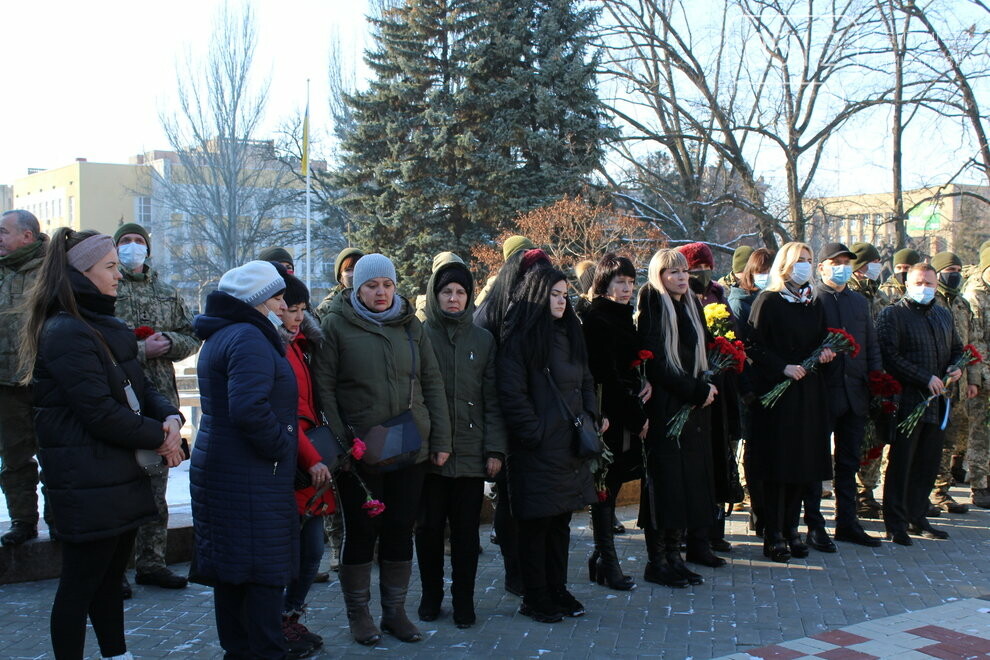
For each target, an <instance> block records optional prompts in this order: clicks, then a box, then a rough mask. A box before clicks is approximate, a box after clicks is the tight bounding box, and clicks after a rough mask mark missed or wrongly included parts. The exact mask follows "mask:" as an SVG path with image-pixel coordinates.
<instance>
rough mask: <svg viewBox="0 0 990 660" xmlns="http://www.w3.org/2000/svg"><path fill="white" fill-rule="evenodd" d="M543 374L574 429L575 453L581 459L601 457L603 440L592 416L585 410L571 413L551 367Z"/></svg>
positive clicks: (545, 369)
mask: <svg viewBox="0 0 990 660" xmlns="http://www.w3.org/2000/svg"><path fill="white" fill-rule="evenodd" d="M543 373H545V374H546V376H547V380H548V381H550V387H551V389H553V391H554V393H555V394H556V395H557V402H558V403H559V404H560V410H561V412H563V414H564V418H565V419H567V420H568V421H569V422H570V423H571V425H572V426H573V427H574V453H575V454H577V455H578V456H579V457H580V458H594V457H596V456H599V455H600V454H601V453H602V438H601V434H600V433H599V432H598V429H597V428H596V427H595V421H594V420H593V419H591V415H589V414H588V413H586V412H585V411H583V410H582V411H581V413H580V414H578V415H575V414H574V413H573V412H572V411H571V407H570V406H568V405H567V401H565V400H564V395H563V393H562V392H561V391H560V388H558V387H557V383H555V382H554V380H553V376H552V375H550V367H545V368H544V369H543Z"/></svg>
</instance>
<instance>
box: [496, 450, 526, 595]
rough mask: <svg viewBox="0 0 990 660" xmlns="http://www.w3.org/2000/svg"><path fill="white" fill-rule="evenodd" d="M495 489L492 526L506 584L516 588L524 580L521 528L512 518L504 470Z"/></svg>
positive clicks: (497, 479) (497, 480)
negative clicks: (521, 564)
mask: <svg viewBox="0 0 990 660" xmlns="http://www.w3.org/2000/svg"><path fill="white" fill-rule="evenodd" d="M495 488H496V493H497V495H498V499H497V500H496V501H495V518H494V520H493V521H492V526H493V527H494V528H495V536H496V538H498V550H499V552H500V553H501V554H502V566H503V569H504V570H505V584H506V585H508V586H511V587H513V588H515V587H518V586H519V583H520V582H521V580H522V576H520V574H519V526H518V525H517V524H516V519H515V518H513V517H512V509H511V508H510V506H509V486H508V482H507V481H506V478H505V469H504V468H503V469H502V472H500V473H499V475H498V477H497V478H496V479H495Z"/></svg>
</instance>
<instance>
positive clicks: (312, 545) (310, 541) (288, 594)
mask: <svg viewBox="0 0 990 660" xmlns="http://www.w3.org/2000/svg"><path fill="white" fill-rule="evenodd" d="M323 543H324V541H323V518H322V517H313V518H307V519H305V520H303V522H302V525H301V526H300V531H299V576H298V577H297V578H296V579H294V580H293V581H292V582H290V583H289V586H288V588H287V589H286V590H285V603H284V606H283V608H282V610H283V611H284V612H286V613H288V612H302V608H303V604H304V603H305V601H306V595H307V594H308V593H309V588H310V587H311V586H313V578H315V577H316V573H317V571H319V570H320V559H322V558H323Z"/></svg>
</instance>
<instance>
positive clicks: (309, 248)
mask: <svg viewBox="0 0 990 660" xmlns="http://www.w3.org/2000/svg"><path fill="white" fill-rule="evenodd" d="M303 121H304V122H305V124H304V128H303V141H304V142H305V144H303V150H304V153H305V154H306V157H305V158H303V165H304V166H305V167H306V288H307V289H310V290H312V289H313V283H312V281H311V279H310V277H311V274H312V269H311V268H310V262H311V261H312V260H313V247H312V244H311V241H312V236H311V234H310V225H309V222H310V218H309V209H310V199H309V198H310V195H309V170H310V167H309V78H307V79H306V118H305V119H304V120H303Z"/></svg>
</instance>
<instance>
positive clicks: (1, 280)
mask: <svg viewBox="0 0 990 660" xmlns="http://www.w3.org/2000/svg"><path fill="white" fill-rule="evenodd" d="M47 243H48V237H47V236H45V235H44V234H42V236H41V240H39V241H37V242H35V243H32V244H31V245H25V246H24V247H22V248H20V249H19V250H14V251H13V252H11V253H10V254H8V255H7V256H5V257H0V385H17V384H18V383H19V382H20V380H21V374H19V373H18V369H17V361H18V356H19V355H20V344H21V337H22V336H23V335H24V323H25V317H24V313H23V311H21V309H20V308H21V306H22V305H23V303H24V298H25V294H26V293H27V291H28V289H30V288H31V285H32V284H33V283H34V280H35V278H36V277H37V276H38V268H39V267H40V266H41V262H42V260H43V259H44V257H45V246H46V245H47Z"/></svg>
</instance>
